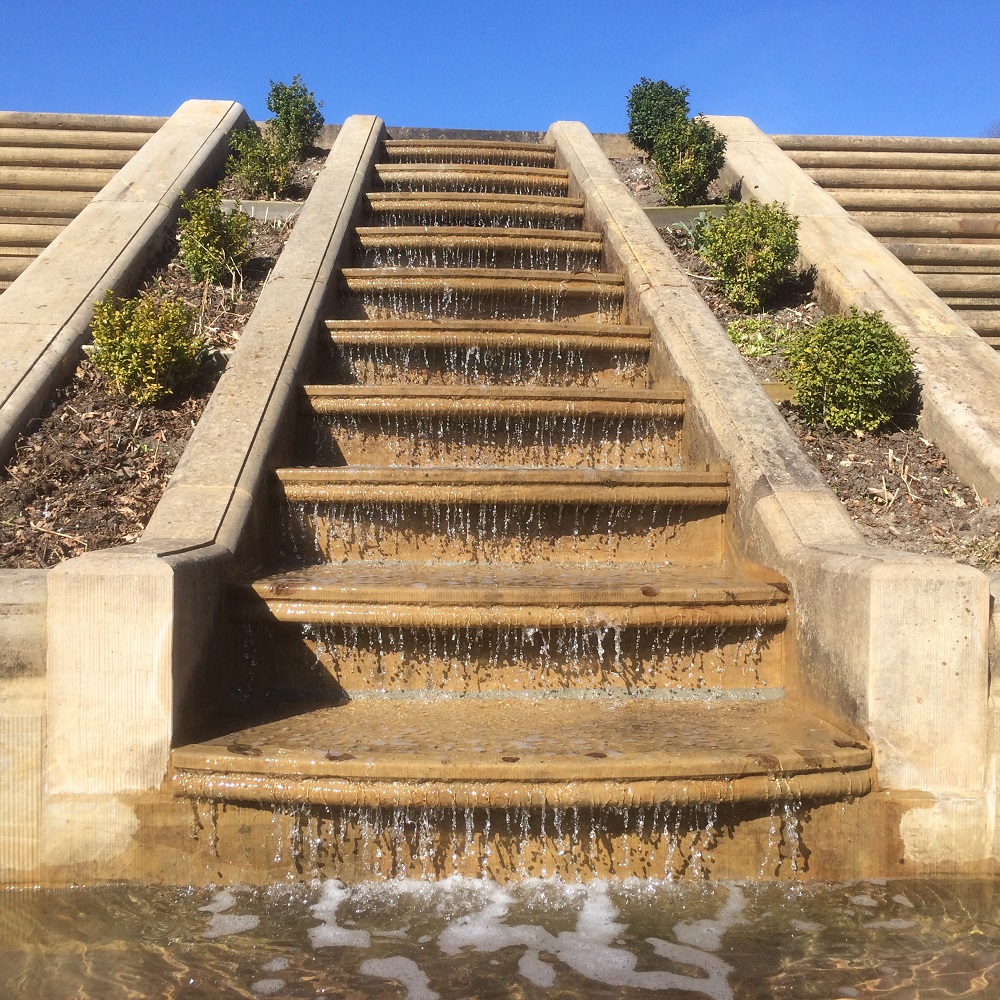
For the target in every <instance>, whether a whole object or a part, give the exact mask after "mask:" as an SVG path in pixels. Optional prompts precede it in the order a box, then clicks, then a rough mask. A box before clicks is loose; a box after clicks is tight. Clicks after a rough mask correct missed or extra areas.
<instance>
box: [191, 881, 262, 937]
mask: <svg viewBox="0 0 1000 1000" xmlns="http://www.w3.org/2000/svg"><path fill="white" fill-rule="evenodd" d="M235 905H236V895H235V893H234V892H233V890H232V889H220V890H219V891H218V892H217V893H216V894H215V895H214V896H213V897H212V901H211V902H210V903H206V905H205V906H201V907H199V908H198V909H199V912H200V913H211V914H212V917H211V919H210V920H209V921H208V927H207V928H206V929H205V930H204V931H203V932H202V935H201V936H202V937H206V938H219V937H226V936H227V935H229V934H243V933H244V932H245V931H252V930H254V929H255V928H256V927H258V926H259V925H260V917H256V916H253V915H252V914H249V913H247V914H236V913H226V912H225V911H226V910H228V909H229V908H230V907H232V906H235Z"/></svg>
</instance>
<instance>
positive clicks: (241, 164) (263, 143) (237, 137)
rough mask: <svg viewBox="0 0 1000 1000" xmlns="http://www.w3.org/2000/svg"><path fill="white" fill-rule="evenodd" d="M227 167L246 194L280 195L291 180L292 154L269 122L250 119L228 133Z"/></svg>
mask: <svg viewBox="0 0 1000 1000" xmlns="http://www.w3.org/2000/svg"><path fill="white" fill-rule="evenodd" d="M229 154H230V155H229V161H228V162H227V164H226V169H227V171H228V172H229V173H230V174H232V175H233V176H234V177H235V178H236V179H237V181H239V183H240V185H241V186H242V188H243V190H244V192H245V193H246V195H247V197H248V198H280V197H281V196H282V195H283V194H284V193H285V192H286V191H287V190H288V187H289V185H290V184H291V183H292V173H293V172H294V170H295V158H294V157H293V156H292V154H291V152H290V151H289V149H288V147H287V146H286V144H285V142H284V140H283V139H282V137H281V136H280V135H279V134H278V133H277V132H276V131H274V130H273V129H272V128H271V127H270V126H266V127H265V128H264V129H263V130H261V129H259V128H257V126H256V125H254V124H253V123H251V124H250V125H249V126H248V127H247V128H245V129H243V130H241V131H239V132H233V133H232V134H231V135H230V136H229Z"/></svg>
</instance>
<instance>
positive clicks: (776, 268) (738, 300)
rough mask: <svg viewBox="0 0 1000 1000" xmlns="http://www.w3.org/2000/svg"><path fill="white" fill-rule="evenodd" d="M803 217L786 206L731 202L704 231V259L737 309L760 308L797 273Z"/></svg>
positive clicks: (754, 309)
mask: <svg viewBox="0 0 1000 1000" xmlns="http://www.w3.org/2000/svg"><path fill="white" fill-rule="evenodd" d="M798 231H799V220H798V218H797V217H796V216H794V215H792V214H791V213H790V212H789V211H788V209H786V208H785V206H784V205H781V204H779V203H778V202H772V203H771V204H770V205H761V204H758V203H757V202H754V201H746V202H733V201H731V202H727V203H726V206H725V208H724V209H723V213H722V215H721V216H720V217H718V218H713V219H710V220H709V221H708V223H707V224H706V226H705V228H704V232H703V246H702V250H701V255H702V257H704V258H705V260H707V261H708V263H709V264H710V265H711V266H712V269H713V270H714V272H715V274H716V276H717V277H718V278H720V279H721V282H722V292H723V294H724V295H725V296H726V298H727V299H728V300H729V301H730V302H731V303H732V304H733V305H734V306H736V307H737V308H739V309H744V310H746V311H748V312H756V311H758V310H760V309H761V308H762V307H763V306H764V305H765V304H766V303H767V301H768V300H769V299H771V298H772V297H773V296H774V294H775V293H776V292H777V291H778V289H779V288H780V287H781V285H782V284H783V283H784V282H785V281H786V280H787V279H788V278H790V277H791V276H792V265H793V264H794V263H795V258H796V257H797V256H798V253H799V238H798Z"/></svg>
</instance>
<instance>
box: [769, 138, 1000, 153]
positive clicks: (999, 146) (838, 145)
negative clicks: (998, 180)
mask: <svg viewBox="0 0 1000 1000" xmlns="http://www.w3.org/2000/svg"><path fill="white" fill-rule="evenodd" d="M771 138H772V139H773V140H774V142H775V143H777V145H778V146H780V147H781V148H782V149H784V150H786V151H796V152H797V151H799V150H839V151H847V152H854V153H868V152H870V151H879V152H893V153H919V154H922V155H927V154H945V155H954V154H956V153H976V154H980V153H985V154H989V155H1000V139H965V138H961V137H951V136H949V137H937V136H908V135H888V136H887V135H774V136H772V137H771Z"/></svg>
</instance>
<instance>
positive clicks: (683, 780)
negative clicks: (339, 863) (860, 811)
mask: <svg viewBox="0 0 1000 1000" xmlns="http://www.w3.org/2000/svg"><path fill="white" fill-rule="evenodd" d="M367 199H368V206H367V209H366V211H365V213H364V214H365V216H366V218H365V220H364V221H365V222H366V223H367V224H366V225H363V226H359V227H358V228H357V230H356V244H355V258H354V260H353V261H352V262H351V263H352V265H353V266H348V267H344V268H343V269H342V272H341V288H340V296H339V303H338V309H337V313H336V316H335V318H331V319H330V320H329V322H328V323H327V324H326V325H327V328H328V330H327V337H328V341H327V344H326V345H325V347H324V351H325V354H326V358H325V361H324V368H323V370H324V372H325V376H324V377H325V379H326V381H324V382H323V384H317V385H309V386H305V387H304V389H303V394H302V406H303V415H302V428H301V429H300V431H299V433H298V440H299V445H300V448H301V454H300V458H299V461H300V463H301V464H299V465H297V466H294V467H289V468H282V469H279V470H278V472H277V475H276V477H275V489H276V492H277V494H278V502H277V507H278V508H279V510H280V518H281V521H282V526H281V529H280V536H281V541H280V545H279V546H278V551H276V553H275V556H274V563H273V565H272V566H271V567H270V568H269V570H268V571H267V573H266V574H265V575H262V576H259V577H257V578H255V579H250V580H247V581H245V582H244V583H243V584H241V585H239V586H237V587H236V588H235V589H234V595H233V605H234V607H235V609H236V614H237V615H238V616H239V620H240V621H243V622H245V623H246V625H245V630H244V646H245V648H246V656H245V658H244V659H242V660H241V661H240V662H239V664H238V665H237V671H236V676H235V680H234V695H235V697H234V699H233V701H232V704H231V705H230V706H229V711H228V713H226V714H224V715H223V716H220V717H217V718H215V719H214V720H212V722H211V723H210V725H209V726H208V727H207V728H206V729H205V730H204V731H203V732H200V733H198V734H197V738H192V740H191V742H189V743H187V744H186V745H184V746H180V747H177V748H176V749H175V750H174V751H173V754H172V770H173V776H172V780H173V785H174V789H175V791H176V792H177V793H178V794H180V795H184V796H189V797H193V798H200V799H208V800H213V801H223V802H243V803H258V804H261V805H265V806H266V805H272V804H279V805H284V806H287V807H289V808H305V809H311V808H324V809H325V808H330V807H343V808H367V809H393V810H398V809H405V810H412V809H416V810H426V809H438V810H440V809H451V810H456V809H460V810H472V809H474V808H476V809H479V810H482V812H483V815H484V816H486V817H487V818H486V819H485V823H486V828H487V830H488V829H489V819H488V816H489V814H490V811H491V810H508V809H510V808H512V807H517V808H523V807H531V808H532V809H536V810H538V809H540V810H541V813H542V817H543V818H542V820H541V824H542V825H541V829H542V832H543V833H544V831H545V819H544V816H545V810H546V809H549V810H555V811H556V812H557V814H558V815H562V814H563V812H565V810H572V809H580V808H587V809H595V808H598V807H600V808H606V807H614V808H618V809H622V808H625V807H628V808H633V807H646V806H654V807H661V806H662V807H664V808H668V807H682V806H685V805H688V804H691V803H723V802H724V803H734V802H744V803H746V802H749V803H757V804H759V805H760V804H764V805H763V807H764V808H765V809H766V808H767V805H766V804H767V803H774V802H779V801H780V802H786V801H789V800H795V799H801V798H816V799H822V800H827V801H829V800H835V799H838V798H844V797H849V796H854V795H861V794H864V793H865V792H867V791H868V790H869V789H870V787H871V754H870V751H869V748H868V747H867V746H866V745H864V744H862V743H858V742H856V741H855V740H853V739H851V738H849V737H848V736H846V735H845V734H844V733H842V732H840V731H838V730H837V729H836V728H835V727H833V726H831V725H829V724H828V723H826V722H824V721H822V720H820V719H819V718H817V717H815V716H813V715H811V714H810V713H809V711H807V710H806V709H805V707H804V706H803V705H802V704H801V703H800V702H798V701H797V700H796V699H795V697H794V689H795V672H794V649H793V648H792V647H793V645H794V643H793V640H792V636H791V627H790V624H789V622H790V616H791V608H790V598H789V593H788V588H787V586H786V584H785V583H784V581H783V580H782V579H780V578H778V577H777V576H776V575H775V574H773V573H769V572H767V571H764V570H760V569H758V568H754V567H748V566H743V565H741V564H740V563H739V561H738V560H736V559H735V558H734V557H733V555H732V553H731V551H730V548H729V543H728V539H727V531H726V510H727V502H728V499H729V487H728V480H727V472H726V469H725V468H723V467H710V468H706V467H703V466H702V467H694V468H692V467H689V466H688V465H687V464H686V463H685V462H684V460H683V455H684V449H683V438H682V435H683V422H684V403H685V393H684V387H683V385H680V384H664V383H660V384H656V385H649V382H650V378H649V374H648V360H649V358H648V355H649V331H648V330H647V329H646V328H644V327H642V326H637V325H634V324H632V323H630V322H629V321H628V315H627V296H626V287H625V282H624V279H623V277H622V276H621V275H619V274H612V273H604V272H603V271H602V270H601V265H602V248H601V240H600V237H599V235H598V234H595V233H593V232H587V231H585V230H583V229H582V228H581V227H582V223H583V216H584V205H583V202H582V200H580V199H577V198H574V197H573V196H572V191H571V190H570V184H569V177H568V174H567V172H566V171H565V170H560V169H558V168H557V165H556V163H555V156H554V151H553V149H552V148H550V147H546V146H544V145H540V144H537V143H493V142H485V141H478V142H468V141H464V140H450V141H449V140H439V141H430V140H419V141H402V140H391V141H387V142H386V143H385V161H384V162H383V163H382V164H381V165H379V166H378V167H377V169H376V171H375V178H374V181H373V189H372V190H371V191H370V192H369V194H368V195H367ZM241 627H242V626H241ZM560 811H563V812H560ZM407 815H409V816H411V819H408V820H407V821H406V822H407V823H410V822H411V820H412V822H413V823H417V824H419V823H420V822H423V820H419V821H418V820H417V819H416V818H413V814H409V813H408V814H407ZM438 820H439V821H440V822H444V823H447V822H449V821H448V819H447V816H444V817H443V818H442V816H439V817H438ZM452 821H454V818H453V819H452ZM465 822H466V830H468V829H469V824H470V823H474V822H475V823H480V821H479V820H470V819H468V818H467V819H466V820H465ZM524 822H525V823H527V820H525V821H524ZM533 822H534V821H533ZM559 822H561V820H560V821H559ZM400 829H401V830H402V829H403V828H402V827H401V828H400ZM341 832H343V831H341ZM400 835H401V836H404V835H405V831H404V833H402V834H400ZM341 839H342V838H341Z"/></svg>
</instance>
